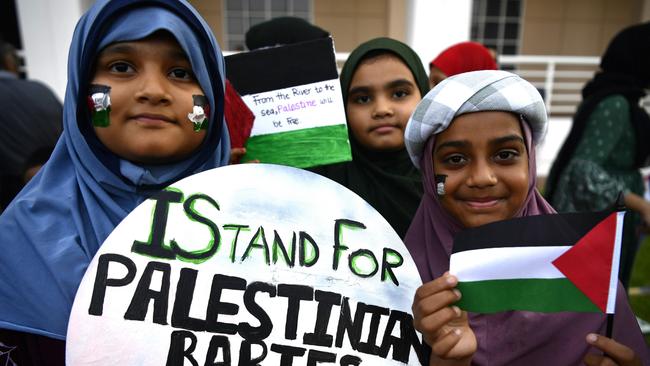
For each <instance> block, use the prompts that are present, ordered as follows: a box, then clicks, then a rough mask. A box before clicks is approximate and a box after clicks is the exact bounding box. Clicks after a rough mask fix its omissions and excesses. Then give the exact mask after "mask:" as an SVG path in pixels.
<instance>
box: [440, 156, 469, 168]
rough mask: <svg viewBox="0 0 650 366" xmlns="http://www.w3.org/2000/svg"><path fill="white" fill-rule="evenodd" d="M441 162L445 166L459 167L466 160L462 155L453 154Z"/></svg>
mask: <svg viewBox="0 0 650 366" xmlns="http://www.w3.org/2000/svg"><path fill="white" fill-rule="evenodd" d="M443 161H444V163H445V164H449V165H461V164H463V163H464V162H466V161H467V159H466V158H465V157H464V156H463V155H459V154H453V155H449V156H447V157H446V158H445V159H444V160H443Z"/></svg>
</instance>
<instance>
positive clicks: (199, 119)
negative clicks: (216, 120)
mask: <svg viewBox="0 0 650 366" xmlns="http://www.w3.org/2000/svg"><path fill="white" fill-rule="evenodd" d="M192 101H193V102H194V108H192V113H188V114H187V118H189V120H190V122H192V123H193V124H194V131H196V132H199V131H201V130H204V129H206V128H208V124H207V123H206V122H207V120H208V116H209V115H210V105H209V104H208V98H206V97H205V95H192Z"/></svg>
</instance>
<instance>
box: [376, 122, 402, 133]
mask: <svg viewBox="0 0 650 366" xmlns="http://www.w3.org/2000/svg"><path fill="white" fill-rule="evenodd" d="M396 129H397V126H396V125H392V124H382V125H378V126H375V127H373V128H371V129H370V132H375V133H379V134H383V133H391V132H393V131H395V130H396Z"/></svg>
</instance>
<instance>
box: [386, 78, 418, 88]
mask: <svg viewBox="0 0 650 366" xmlns="http://www.w3.org/2000/svg"><path fill="white" fill-rule="evenodd" d="M400 86H415V85H413V82H411V81H410V80H408V79H397V80H393V81H391V82H390V83H388V85H386V87H387V88H389V89H392V88H397V87H400Z"/></svg>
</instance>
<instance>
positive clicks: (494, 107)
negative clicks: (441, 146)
mask: <svg viewBox="0 0 650 366" xmlns="http://www.w3.org/2000/svg"><path fill="white" fill-rule="evenodd" d="M480 111H504V112H513V113H516V114H520V115H523V116H524V118H525V120H526V121H527V122H528V124H529V125H530V128H531V131H532V134H533V144H537V143H538V142H539V141H541V140H542V138H543V137H544V134H545V133H546V127H547V116H546V107H545V105H544V100H543V99H542V96H541V95H540V94H539V92H538V91H537V89H535V87H534V86H533V85H532V84H530V83H529V82H528V81H526V80H524V79H522V78H521V77H519V76H518V75H515V74H512V73H509V72H506V71H500V70H482V71H473V72H466V73H463V74H458V75H454V76H452V77H449V78H447V79H445V80H443V81H442V82H441V83H440V84H438V85H436V87H435V88H433V89H432V90H431V91H430V92H429V93H427V95H425V96H424V98H422V101H420V103H419V104H418V106H417V108H416V109H415V111H414V112H413V114H412V115H411V118H410V119H409V121H408V124H407V125H406V130H405V132H404V140H405V143H406V149H407V150H408V153H409V155H410V156H411V160H412V161H413V164H415V166H416V167H418V168H419V167H420V158H421V155H422V152H423V150H424V146H425V144H426V142H427V140H428V139H429V137H430V136H431V135H435V134H438V133H440V132H442V131H444V130H445V129H446V128H447V127H449V124H450V123H451V121H452V120H453V119H454V117H456V116H460V115H461V114H465V113H472V112H480Z"/></svg>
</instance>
